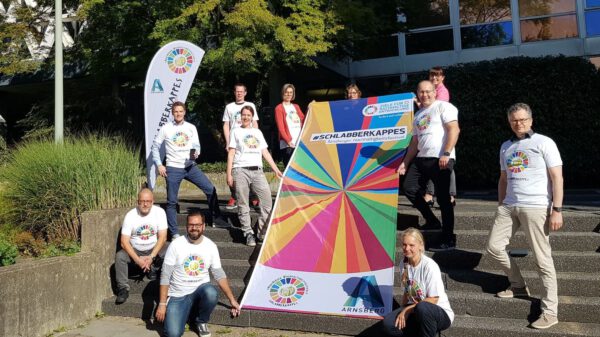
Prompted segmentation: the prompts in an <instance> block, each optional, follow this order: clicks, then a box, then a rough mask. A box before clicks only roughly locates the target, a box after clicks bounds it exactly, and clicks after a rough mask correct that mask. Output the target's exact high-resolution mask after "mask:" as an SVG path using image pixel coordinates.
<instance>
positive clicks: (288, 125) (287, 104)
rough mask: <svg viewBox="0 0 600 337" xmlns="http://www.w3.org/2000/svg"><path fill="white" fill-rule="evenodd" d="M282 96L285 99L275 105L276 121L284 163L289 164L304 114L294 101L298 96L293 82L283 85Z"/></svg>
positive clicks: (296, 143)
mask: <svg viewBox="0 0 600 337" xmlns="http://www.w3.org/2000/svg"><path fill="white" fill-rule="evenodd" d="M281 98H282V100H283V101H282V102H281V103H279V104H278V105H277V106H276V107H275V123H276V124H277V130H278V132H279V149H280V150H281V151H282V155H283V164H284V165H285V166H287V165H288V163H289V162H290V158H291V157H292V153H293V152H294V149H295V148H296V145H298V140H299V138H300V131H301V130H302V124H304V114H303V113H302V109H300V106H299V105H298V104H296V103H292V101H293V100H294V99H295V98H296V88H295V87H294V85H293V84H289V83H286V84H284V85H283V88H282V89H281Z"/></svg>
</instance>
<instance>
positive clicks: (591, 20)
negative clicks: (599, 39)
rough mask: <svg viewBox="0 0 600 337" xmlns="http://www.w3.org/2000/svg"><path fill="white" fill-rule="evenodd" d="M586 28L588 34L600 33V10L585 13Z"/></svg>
mask: <svg viewBox="0 0 600 337" xmlns="http://www.w3.org/2000/svg"><path fill="white" fill-rule="evenodd" d="M585 30H586V32H587V36H597V35H600V11H591V12H587V13H585Z"/></svg>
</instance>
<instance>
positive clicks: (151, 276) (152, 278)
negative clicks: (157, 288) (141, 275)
mask: <svg viewBox="0 0 600 337" xmlns="http://www.w3.org/2000/svg"><path fill="white" fill-rule="evenodd" d="M159 274H160V271H159V270H158V269H154V270H151V271H149V272H148V274H146V278H147V279H148V281H156V280H158V275H159Z"/></svg>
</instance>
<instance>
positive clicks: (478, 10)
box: [459, 0, 600, 25]
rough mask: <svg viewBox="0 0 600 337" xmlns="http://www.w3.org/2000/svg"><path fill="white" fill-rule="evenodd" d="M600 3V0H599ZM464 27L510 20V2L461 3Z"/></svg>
mask: <svg viewBox="0 0 600 337" xmlns="http://www.w3.org/2000/svg"><path fill="white" fill-rule="evenodd" d="M599 1H600V0H599ZM459 6H460V23H461V24H462V25H468V24H474V23H486V22H497V21H506V20H510V18H511V17H510V0H488V1H475V0H471V1H460V2H459Z"/></svg>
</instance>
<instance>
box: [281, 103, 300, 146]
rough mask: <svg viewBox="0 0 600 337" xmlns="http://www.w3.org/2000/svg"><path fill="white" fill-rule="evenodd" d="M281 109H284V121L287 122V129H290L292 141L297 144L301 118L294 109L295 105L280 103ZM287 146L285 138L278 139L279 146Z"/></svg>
mask: <svg viewBox="0 0 600 337" xmlns="http://www.w3.org/2000/svg"><path fill="white" fill-rule="evenodd" d="M281 105H282V106H283V109H284V110H285V122H286V124H287V127H288V130H289V131H290V136H292V143H293V144H298V137H300V130H302V120H301V119H300V115H298V112H297V111H296V107H294V105H293V104H283V103H282V104H281ZM286 147H288V144H287V143H286V142H285V140H283V139H280V140H279V148H280V149H285V148H286Z"/></svg>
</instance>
